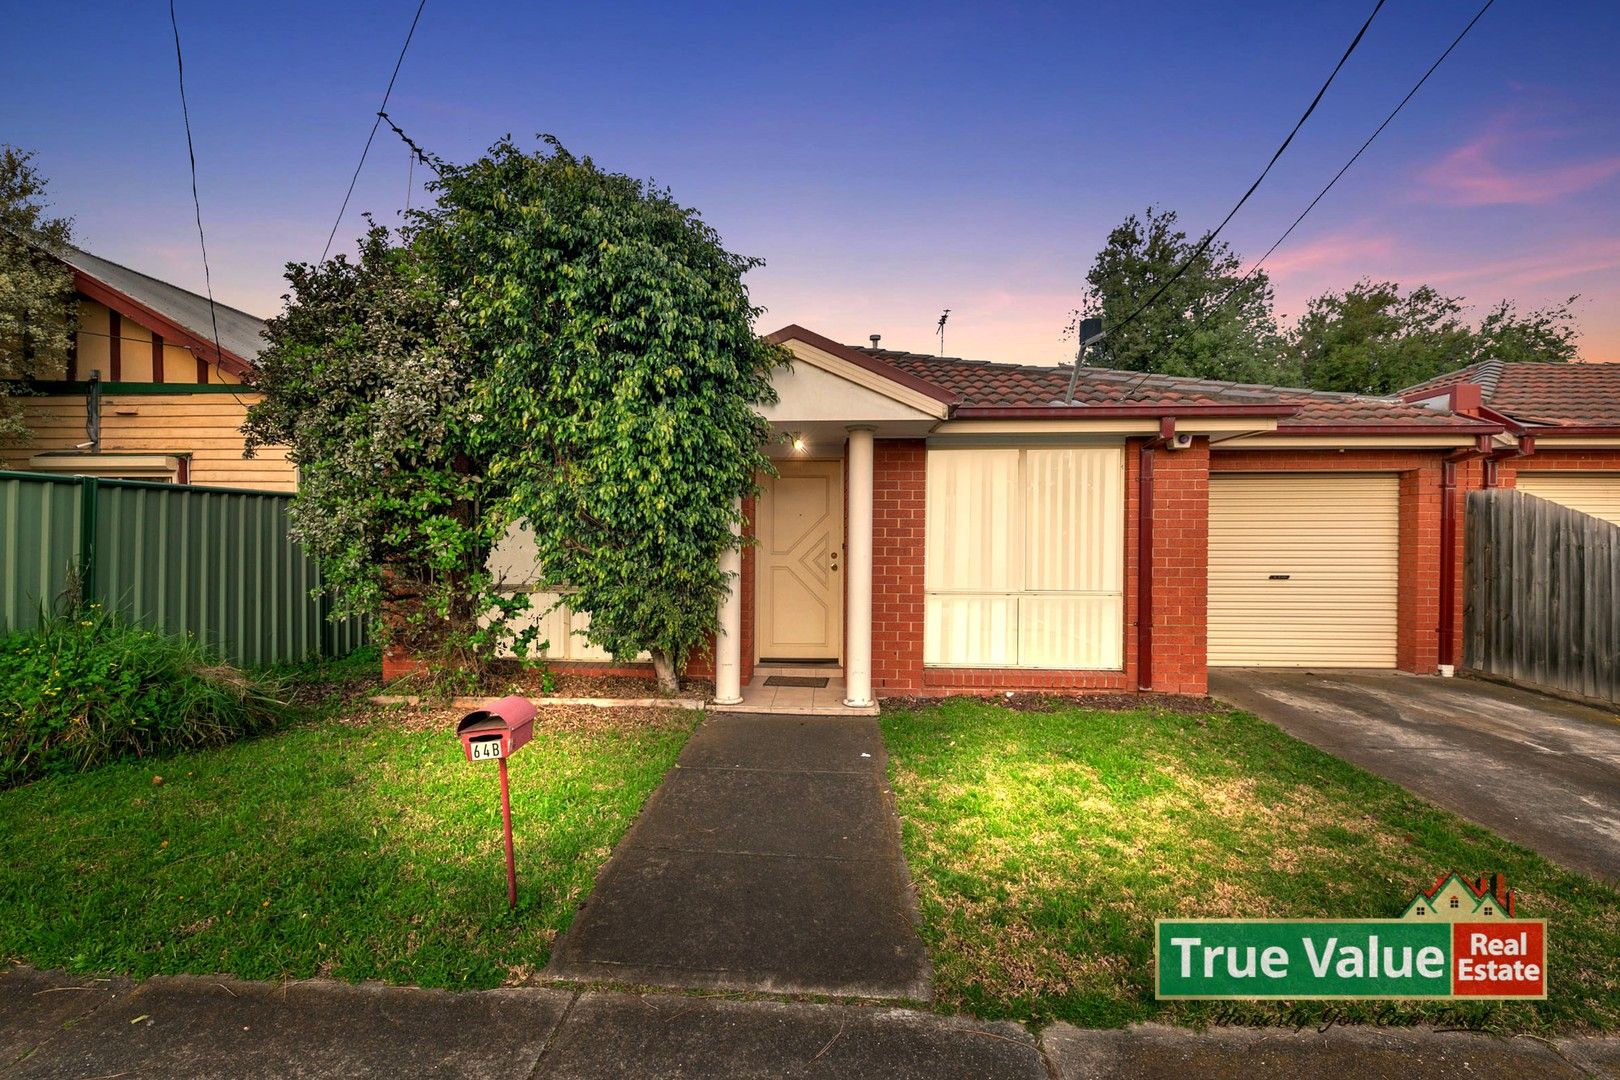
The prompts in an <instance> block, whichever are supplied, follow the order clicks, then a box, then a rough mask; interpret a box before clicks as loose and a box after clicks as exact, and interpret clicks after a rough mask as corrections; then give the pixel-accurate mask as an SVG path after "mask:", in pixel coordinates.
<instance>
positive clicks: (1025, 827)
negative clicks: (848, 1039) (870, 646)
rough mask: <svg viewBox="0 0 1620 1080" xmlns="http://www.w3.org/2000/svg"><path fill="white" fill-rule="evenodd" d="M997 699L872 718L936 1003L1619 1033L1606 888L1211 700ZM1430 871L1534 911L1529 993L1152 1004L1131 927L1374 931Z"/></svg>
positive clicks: (1198, 1020)
mask: <svg viewBox="0 0 1620 1080" xmlns="http://www.w3.org/2000/svg"><path fill="white" fill-rule="evenodd" d="M1021 704H1024V705H1026V706H1032V707H1025V708H1020V709H1008V708H1005V707H1002V706H1001V705H999V704H996V703H994V702H987V701H983V700H971V699H953V700H950V701H947V702H944V703H934V704H931V705H927V706H924V705H920V704H917V703H905V704H901V705H898V706H897V705H893V704H891V703H885V711H884V715H883V721H882V723H883V732H884V740H885V742H886V744H887V746H888V750H889V756H890V766H889V767H890V777H891V780H892V782H893V786H894V790H895V795H896V799H897V803H898V807H899V811H900V815H901V822H902V829H903V835H904V843H905V850H906V857H907V862H908V865H909V867H910V871H911V875H912V878H913V881H914V882H915V885H916V889H917V893H918V898H919V906H920V910H921V916H922V930H923V938H924V941H925V942H926V943H927V945H928V947H929V951H930V953H931V955H932V958H933V961H934V964H935V993H936V1005H937V1006H938V1007H939V1008H941V1009H944V1010H947V1011H966V1012H971V1013H974V1014H976V1015H978V1016H982V1017H987V1018H1011V1019H1017V1020H1026V1021H1034V1022H1037V1023H1041V1022H1046V1021H1050V1020H1067V1021H1070V1022H1072V1023H1075V1024H1079V1025H1082V1026H1112V1025H1121V1024H1126V1023H1132V1022H1136V1021H1144V1020H1163V1021H1174V1022H1186V1023H1195V1024H1203V1023H1246V1024H1317V1025H1320V1024H1323V1023H1331V1022H1334V1021H1336V1020H1349V1021H1378V1022H1383V1023H1418V1022H1427V1023H1434V1024H1437V1025H1439V1026H1442V1027H1449V1026H1457V1027H1471V1028H1485V1029H1493V1030H1502V1031H1523V1032H1530V1033H1546V1032H1553V1031H1560V1032H1579V1031H1583V1030H1604V1031H1612V1030H1615V1029H1616V1028H1617V1027H1620V893H1617V892H1616V891H1615V890H1614V889H1613V888H1611V887H1609V886H1607V885H1604V884H1601V883H1599V882H1596V881H1593V880H1592V879H1590V878H1586V877H1584V876H1582V875H1580V874H1576V873H1573V872H1570V871H1566V870H1562V869H1560V868H1558V867H1556V866H1554V865H1552V864H1551V863H1549V862H1548V861H1547V860H1545V859H1543V858H1541V857H1540V856H1538V855H1535V854H1534V853H1532V852H1529V851H1526V850H1525V849H1523V848H1520V847H1518V846H1516V845H1513V844H1511V843H1509V842H1507V841H1505V840H1503V839H1501V838H1500V837H1498V836H1496V835H1495V834H1493V833H1491V832H1489V831H1487V830H1485V829H1481V828H1478V827H1476V826H1473V825H1470V824H1468V823H1467V822H1465V821H1463V820H1461V819H1460V818H1458V817H1456V816H1455V815H1453V814H1450V813H1448V812H1446V811H1443V810H1440V809H1438V808H1436V807H1435V806H1433V805H1431V804H1429V803H1427V802H1424V801H1423V800H1421V799H1419V798H1417V797H1416V796H1414V795H1412V794H1410V793H1408V792H1407V791H1405V790H1404V789H1402V788H1400V787H1398V786H1396V785H1394V784H1391V783H1389V782H1387V781H1385V780H1382V779H1380V778H1378V777H1375V776H1372V775H1371V774H1369V773H1366V772H1364V771H1362V770H1360V769H1358V768H1356V767H1354V766H1352V765H1349V764H1346V763H1345V762H1342V761H1340V760H1338V759H1337V758H1334V757H1331V756H1329V755H1327V754H1324V753H1321V752H1320V751H1318V750H1316V749H1314V748H1312V747H1310V746H1308V745H1306V744H1305V743H1302V742H1299V741H1297V740H1295V739H1293V738H1291V737H1289V736H1288V735H1286V734H1284V733H1283V732H1282V731H1280V730H1279V729H1277V728H1276V727H1274V726H1272V725H1270V724H1267V723H1264V722H1263V721H1260V720H1258V719H1256V718H1255V717H1252V716H1249V715H1247V714H1244V713H1238V712H1232V711H1229V710H1227V709H1225V708H1224V707H1222V706H1219V705H1217V704H1215V703H1212V702H1200V701H1197V700H1191V701H1184V702H1179V703H1165V702H1159V703H1157V707H1154V706H1151V705H1150V706H1144V707H1138V708H1135V709H1124V710H1118V711H1109V710H1105V709H1101V708H1097V707H1095V705H1094V704H1093V703H1079V702H1073V701H1069V702H1061V701H1051V700H1048V701H1046V702H1044V703H1042V702H1039V701H1031V702H1025V703H1021ZM1167 704H1174V706H1175V707H1173V708H1171V707H1166V705H1167ZM1527 810H1528V811H1529V812H1534V808H1527ZM1448 870H1457V871H1460V872H1463V873H1465V874H1468V875H1471V876H1478V875H1480V874H1484V873H1487V872H1495V871H1501V872H1503V873H1505V874H1506V875H1507V879H1508V883H1509V885H1511V886H1512V888H1513V889H1514V891H1515V893H1516V894H1517V901H1518V914H1520V915H1522V916H1527V917H1541V918H1546V919H1547V920H1548V978H1549V993H1550V997H1549V999H1548V1000H1547V1001H1544V1002H1510V1003H1503V1004H1481V1003H1470V1004H1461V1003H1457V1004H1454V1003H1429V1004H1417V1003H1409V1002H1406V1003H1350V1002H1274V1003H1253V1004H1245V1003H1231V1002H1164V1003H1160V1002H1156V1001H1155V1000H1154V998H1153V920H1154V919H1155V918H1169V917H1178V916H1179V917H1240V918H1247V917H1261V918H1393V917H1396V916H1399V915H1400V914H1401V912H1402V910H1403V909H1404V908H1405V907H1406V904H1407V902H1408V901H1409V900H1410V899H1411V898H1412V896H1413V894H1414V893H1415V892H1416V890H1418V889H1420V888H1427V887H1429V886H1431V885H1432V884H1433V883H1434V880H1435V877H1436V876H1437V875H1439V874H1440V873H1442V872H1444V871H1448Z"/></svg>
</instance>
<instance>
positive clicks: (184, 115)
mask: <svg viewBox="0 0 1620 1080" xmlns="http://www.w3.org/2000/svg"><path fill="white" fill-rule="evenodd" d="M169 27H170V29H172V30H173V31H174V69H175V74H176V75H177V76H178V77H179V80H180V117H181V119H182V120H184V121H185V125H186V156H187V157H188V158H190V159H191V205H192V208H193V209H195V210H196V212H197V243H198V245H199V246H200V247H201V248H202V263H203V288H205V289H206V290H207V292H208V319H209V321H210V322H211V323H212V324H213V327H214V358H215V359H216V360H218V359H219V358H220V357H221V356H223V355H224V352H225V350H224V349H222V348H220V346H219V315H218V314H217V313H216V312H215V311H214V275H213V274H212V273H211V272H210V271H209V269H208V237H207V236H205V235H204V234H203V222H202V199H201V198H199V197H198V195H197V150H196V148H195V147H194V146H193V145H192V143H191V109H190V107H189V106H188V105H187V104H186V61H185V57H184V56H183V55H181V52H180V20H179V19H178V18H176V17H175V14H174V0H169Z"/></svg>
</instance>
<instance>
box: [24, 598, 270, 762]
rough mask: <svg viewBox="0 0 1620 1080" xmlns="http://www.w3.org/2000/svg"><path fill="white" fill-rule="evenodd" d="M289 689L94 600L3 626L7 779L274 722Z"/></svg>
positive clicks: (235, 734) (172, 748)
mask: <svg viewBox="0 0 1620 1080" xmlns="http://www.w3.org/2000/svg"><path fill="white" fill-rule="evenodd" d="M282 689H283V687H282V685H281V682H280V681H279V680H278V679H276V678H273V677H271V676H267V675H263V674H256V673H249V672H243V671H240V670H238V669H236V668H233V667H231V666H229V665H227V664H224V663H221V662H220V661H219V660H218V659H217V658H215V657H213V656H210V655H209V654H208V653H207V652H206V651H205V650H204V649H203V648H202V646H200V645H199V644H198V643H197V641H196V640H195V639H193V638H190V637H172V636H169V635H166V634H160V633H157V632H156V631H152V630H146V629H142V628H140V627H136V626H130V625H128V624H126V623H124V622H121V621H120V620H118V619H117V618H116V617H114V616H112V615H111V614H109V613H107V612H106V611H104V610H102V609H101V608H100V607H99V606H93V607H91V608H89V609H87V610H85V611H83V612H81V613H77V614H73V615H64V616H58V617H53V618H49V619H45V620H43V621H42V623H41V625H40V626H39V627H38V628H36V629H32V630H21V631H17V632H15V633H12V634H9V635H7V636H6V637H4V638H0V787H14V786H16V785H18V784H22V783H26V782H27V781H29V780H34V779H37V778H39V777H42V776H52V775H59V774H62V773H73V772H82V771H84V770H86V769H93V768H96V767H98V766H100V765H105V764H107V763H108V762H111V761H118V760H122V759H125V758H141V757H152V756H157V755H161V754H170V753H174V752H176V751H180V750H195V749H200V748H203V747H213V746H223V745H225V744H226V743H229V742H232V741H234V740H236V739H240V738H243V737H245V736H248V735H255V734H259V733H261V732H265V731H269V730H271V729H272V728H274V727H276V726H277V725H278V724H280V723H281V722H282V721H283V720H285V719H286V717H287V716H288V714H289V711H290V710H289V707H288V706H287V704H286V703H285V702H284V701H283V700H282Z"/></svg>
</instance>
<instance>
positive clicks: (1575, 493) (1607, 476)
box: [1517, 470, 1620, 525]
mask: <svg viewBox="0 0 1620 1080" xmlns="http://www.w3.org/2000/svg"><path fill="white" fill-rule="evenodd" d="M1517 484H1518V488H1519V490H1520V491H1522V492H1524V493H1525V494H1527V495H1535V496H1537V497H1538V498H1542V499H1546V500H1547V501H1548V502H1555V503H1557V504H1558V505H1559V506H1567V507H1569V508H1570V509H1571V510H1579V511H1580V512H1581V513H1583V514H1591V515H1592V516H1593V517H1597V518H1602V519H1603V520H1604V521H1612V522H1614V523H1615V524H1616V525H1620V473H1575V472H1539V471H1534V470H1531V471H1526V472H1521V473H1520V474H1519V478H1518V481H1517Z"/></svg>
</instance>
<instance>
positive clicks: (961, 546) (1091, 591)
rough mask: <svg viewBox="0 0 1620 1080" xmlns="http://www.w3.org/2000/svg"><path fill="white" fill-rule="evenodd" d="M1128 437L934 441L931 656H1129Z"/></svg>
mask: <svg viewBox="0 0 1620 1080" xmlns="http://www.w3.org/2000/svg"><path fill="white" fill-rule="evenodd" d="M1124 489H1125V453H1124V450H1123V448H1120V447H1062V448H1046V447H1027V448H1007V449H983V450H981V449H940V450H934V449H930V450H929V451H928V536H927V565H926V572H925V589H926V593H927V604H926V616H925V620H924V628H923V662H924V663H926V664H930V665H934V666H939V667H1024V668H1070V669H1075V668H1089V669H1097V670H1117V669H1118V668H1120V667H1121V666H1122V663H1123V651H1122V650H1123V633H1124V630H1123V619H1124V580H1125V558H1124V548H1125V529H1124V513H1125V490H1124Z"/></svg>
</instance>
